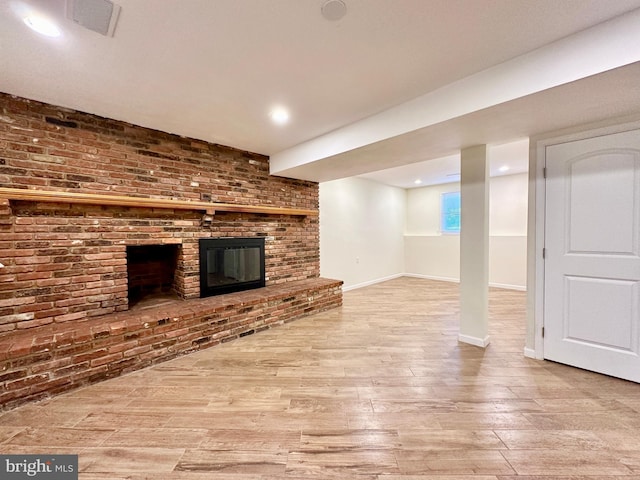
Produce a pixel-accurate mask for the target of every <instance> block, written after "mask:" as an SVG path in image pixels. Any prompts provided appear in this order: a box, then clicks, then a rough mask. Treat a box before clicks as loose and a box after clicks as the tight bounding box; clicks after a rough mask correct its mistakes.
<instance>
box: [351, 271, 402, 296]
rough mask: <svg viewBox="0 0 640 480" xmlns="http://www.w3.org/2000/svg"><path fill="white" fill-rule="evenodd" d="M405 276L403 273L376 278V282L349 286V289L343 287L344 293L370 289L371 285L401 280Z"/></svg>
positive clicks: (370, 281) (371, 281)
mask: <svg viewBox="0 0 640 480" xmlns="http://www.w3.org/2000/svg"><path fill="white" fill-rule="evenodd" d="M402 276H404V275H403V274H402V273H397V274H395V275H389V276H388V277H382V278H376V279H375V280H369V281H367V282H362V283H357V284H355V285H349V286H348V287H345V286H343V287H342V291H343V292H348V291H349V290H356V289H358V288H363V287H368V286H369V285H375V284H376V283H382V282H386V281H388V280H393V279H394V278H400V277H402Z"/></svg>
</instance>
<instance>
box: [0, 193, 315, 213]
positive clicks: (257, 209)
mask: <svg viewBox="0 0 640 480" xmlns="http://www.w3.org/2000/svg"><path fill="white" fill-rule="evenodd" d="M0 199H7V200H21V201H31V202H51V203H81V204H86V205H109V206H117V207H144V208H165V209H171V210H194V211H203V212H206V213H207V214H208V215H214V214H215V212H239V213H266V214H271V215H296V216H318V211H317V210H309V209H302V208H282V207H269V206H261V205H236V204H233V203H213V202H199V201H189V200H173V199H168V198H142V197H129V196H125V195H102V194H94V193H79V192H61V191H52V190H28V189H22V188H2V187H0Z"/></svg>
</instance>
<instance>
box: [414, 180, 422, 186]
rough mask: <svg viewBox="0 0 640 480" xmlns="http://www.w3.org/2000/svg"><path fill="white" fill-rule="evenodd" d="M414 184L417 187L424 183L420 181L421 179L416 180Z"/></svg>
mask: <svg viewBox="0 0 640 480" xmlns="http://www.w3.org/2000/svg"><path fill="white" fill-rule="evenodd" d="M413 183H415V184H416V185H420V184H421V183H422V180H420V179H419V178H418V179H416V180H414V181H413Z"/></svg>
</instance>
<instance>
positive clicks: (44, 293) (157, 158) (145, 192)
mask: <svg viewBox="0 0 640 480" xmlns="http://www.w3.org/2000/svg"><path fill="white" fill-rule="evenodd" d="M0 187H3V188H12V189H16V188H21V189H32V190H33V189H39V190H47V191H59V192H76V193H88V194H101V195H121V196H122V195H124V196H128V197H137V198H157V199H171V200H176V201H181V202H184V201H191V202H219V203H229V204H243V205H250V206H267V207H279V208H288V209H304V210H305V211H308V210H312V211H315V212H317V210H318V185H317V184H316V183H314V182H307V181H301V180H294V179H287V178H280V177H273V176H271V175H269V161H268V158H267V157H265V156H263V155H258V154H254V153H250V152H244V151H240V150H236V149H233V148H229V147H224V146H220V145H214V144H209V143H207V142H203V141H199V140H194V139H189V138H183V137H179V136H176V135H171V134H168V133H162V132H158V131H154V130H149V129H146V128H142V127H138V126H134V125H130V124H126V123H123V122H119V121H116V120H110V119H105V118H101V117H97V116H94V115H89V114H85V113H80V112H75V111H72V110H68V109H63V108H59V107H55V106H51V105H46V104H42V103H39V102H34V101H30V100H26V99H22V98H16V97H12V96H9V95H5V94H0ZM240 236H243V237H251V236H262V237H264V238H265V253H266V277H267V281H266V284H267V289H269V288H275V287H278V288H291V289H292V292H295V294H293V293H292V294H291V295H289V294H285V295H284V296H282V298H281V299H280V301H282V302H284V301H285V300H283V299H287V298H289V297H291V298H292V300H291V302H295V301H296V300H295V299H296V298H298V296H299V295H307V299H309V298H311V299H312V300H311V301H309V300H306V302H307V304H306V306H305V308H294V309H293V310H292V312H294V313H291V314H290V315H289V314H287V315H285V316H282V315H284V313H282V312H281V311H280V310H277V309H276V310H275V311H274V312H270V313H269V316H268V318H269V321H270V322H271V323H273V324H277V323H278V322H280V321H282V320H288V319H290V318H293V317H295V316H299V315H302V314H305V313H308V312H307V311H306V308H309V311H313V310H317V309H322V308H328V306H329V305H332V306H333V305H339V304H340V297H341V296H340V295H339V293H338V292H339V290H340V287H339V282H338V287H337V289H338V290H335V285H336V283H335V281H333V283H331V282H330V284H331V285H334V286H333V287H330V288H329V290H331V291H332V293H331V299H332V300H331V302H328V303H327V302H325V300H324V299H323V300H319V301H318V302H317V304H316V300H315V299H316V298H317V296H316V295H314V294H310V293H305V292H304V289H303V290H299V288H300V286H304V285H306V286H307V287H308V288H309V289H311V290H312V291H316V289H317V286H318V283H317V282H320V284H323V283H322V282H323V280H321V279H319V270H320V267H319V227H318V216H317V214H314V215H306V216H304V215H288V214H286V213H284V214H283V213H277V214H265V213H237V212H215V215H213V218H212V219H211V218H207V219H206V220H205V221H203V215H202V212H198V211H190V210H182V209H177V208H176V209H171V208H152V207H146V206H138V207H136V206H113V205H109V206H107V205H83V204H75V203H71V202H64V201H58V202H42V201H24V200H11V201H8V200H7V199H2V198H0V263H1V264H2V265H4V267H2V268H0V343H2V344H3V345H4V347H5V349H4V350H2V351H3V352H5V353H4V359H3V362H4V363H3V367H2V374H3V376H2V377H0V378H1V379H2V384H1V385H0V388H2V389H4V390H0V393H2V394H3V395H5V396H4V397H0V398H5V400H6V401H10V402H12V403H16V402H19V399H16V398H15V394H11V395H7V391H8V390H7V389H8V388H11V390H12V391H13V392H15V391H20V392H21V393H20V394H21V395H23V396H24V398H36V397H39V396H42V395H45V394H49V393H55V392H56V391H58V390H64V389H68V388H70V387H72V386H74V385H76V384H78V383H86V382H87V381H90V380H91V379H96V380H97V379H99V378H104V376H105V374H108V375H107V376H109V375H111V374H116V372H122V371H125V370H130V369H133V368H139V367H141V366H144V365H147V364H149V362H150V361H155V360H153V359H154V358H159V359H164V358H167V357H168V356H171V355H176V354H179V353H180V352H188V351H190V350H192V349H194V348H196V346H197V348H202V347H203V346H207V345H209V344H210V343H215V342H216V341H218V337H217V336H216V340H212V341H209V340H202V339H204V338H206V337H207V335H205V334H202V336H201V337H198V338H195V337H194V338H191V337H190V335H191V333H193V334H195V332H190V333H189V334H188V333H187V330H188V329H189V328H193V325H191V324H190V323H189V322H192V321H194V322H201V321H202V320H201V318H203V316H207V315H209V313H206V312H208V311H209V310H207V308H209V307H204V305H211V304H209V303H206V302H204V303H203V301H204V300H199V299H198V298H199V296H200V291H199V271H198V269H199V258H198V239H200V238H207V237H240ZM136 245H175V246H176V254H175V255H176V257H177V258H176V261H175V263H176V266H175V279H174V283H173V286H172V289H173V291H174V293H175V294H177V295H178V296H179V297H180V298H182V299H183V301H182V302H181V306H180V307H179V309H180V310H184V311H186V312H188V313H187V316H186V317H183V316H181V315H176V313H175V312H173V313H171V314H169V313H167V314H166V315H165V317H166V318H172V319H173V318H180V320H176V321H173V320H171V321H168V323H169V324H170V325H156V326H155V327H153V328H151V329H146V328H145V329H143V330H141V331H145V332H154V333H152V334H150V336H151V337H153V338H156V337H155V335H156V333H155V332H157V331H158V330H157V329H162V328H164V329H167V331H170V332H173V333H172V335H173V337H171V338H173V339H175V338H178V337H181V336H183V337H184V338H183V340H175V342H174V344H173V345H172V346H171V348H172V349H173V351H172V352H171V355H169V353H168V351H167V352H164V353H158V352H161V351H162V350H163V348H164V347H163V346H162V345H161V344H162V342H163V341H167V340H163V341H160V340H158V341H160V346H159V347H158V345H157V344H155V343H153V345H155V347H153V346H152V347H150V348H151V350H149V351H148V352H143V353H142V354H139V355H138V356H136V355H133V356H129V357H127V358H126V359H125V358H124V357H123V353H122V352H126V351H129V350H132V349H137V348H141V347H142V346H141V345H138V346H134V345H133V344H130V341H129V340H126V339H125V338H124V336H122V337H119V336H118V335H120V334H118V335H114V334H112V333H109V335H108V338H109V339H110V340H109V341H111V340H114V341H115V340H116V339H117V338H120V340H121V341H122V343H121V345H120V346H119V347H116V346H115V344H111V343H109V345H108V347H107V346H104V348H107V351H108V354H107V355H102V354H97V353H96V352H98V351H102V350H101V348H102V346H101V345H100V342H101V340H100V338H94V337H92V339H91V341H88V340H87V341H84V340H82V341H80V343H79V344H76V343H73V344H72V346H68V345H66V344H59V343H58V340H56V338H60V339H62V338H65V337H64V335H67V336H68V335H71V336H72V337H73V338H76V337H75V335H78V337H77V338H80V339H81V338H84V337H83V335H84V333H82V332H87V330H86V326H87V325H91V328H90V332H93V331H94V328H99V326H100V325H102V326H108V327H109V332H111V326H112V325H115V324H119V322H121V320H120V315H127V320H126V322H125V323H127V325H130V324H131V325H138V327H131V328H134V329H135V328H138V329H140V328H142V327H140V325H143V324H144V323H149V322H146V321H145V322H142V323H140V322H138V319H140V318H142V315H144V316H148V315H149V314H150V313H149V310H145V311H144V314H141V313H139V312H136V311H128V309H129V305H128V298H127V297H128V278H127V247H132V246H136ZM309 281H311V282H312V283H310V284H306V283H305V282H309ZM314 282H315V283H314ZM305 288H306V287H305ZM246 295H255V294H253V293H246ZM263 295H267V296H268V295H270V294H269V293H264V294H263ZM234 298H236V299H237V298H238V297H234ZM193 301H195V302H197V303H194V304H192V303H191V302H193ZM219 301H220V300H212V302H214V303H215V302H219ZM239 301H240V300H239ZM240 302H241V303H246V302H245V301H244V300H241V301H240ZM285 303H286V302H285ZM303 303H304V302H303ZM194 305H197V306H194ZM171 308H174V307H171ZM201 308H204V310H202V311H201V314H197V313H194V312H195V311H200V309H201ZM238 308H239V310H238V311H239V312H240V313H238V315H240V316H242V315H243V313H242V308H241V307H238ZM261 308H262V307H261ZM245 314H246V315H245V316H246V318H244V320H243V319H242V318H240V317H238V321H239V322H241V323H242V322H244V321H247V322H249V324H252V323H251V322H253V321H254V320H255V319H254V320H251V319H250V318H249V317H251V316H252V315H254V314H253V310H252V311H251V312H250V311H246V312H245ZM158 315H160V316H162V315H164V313H158ZM165 317H162V318H165ZM196 318H198V319H196ZM160 320H161V319H160ZM154 321H159V320H154ZM185 322H186V323H185ZM234 322H235V321H234ZM234 322H226V323H225V325H227V326H228V327H229V330H228V331H227V332H226V333H223V334H220V338H234V336H237V335H238V333H237V332H236V329H237V325H236V324H235V323H234ZM151 323H153V321H152V322H151ZM232 325H234V326H233V327H232ZM173 327H175V330H173ZM127 328H129V327H127ZM225 328H226V327H225ZM257 328H261V327H260V325H257V326H255V327H251V328H248V330H247V331H249V330H252V329H254V330H255V329H257ZM185 329H187V330H185ZM47 332H57V333H56V334H55V335H54V337H53V338H54V340H53V342H54V343H53V344H51V341H52V340H51V339H50V335H53V334H50V333H47ZM76 332H78V333H76ZM127 332H128V333H131V332H129V331H128V330H127ZM176 332H178V333H176ZM58 333H59V334H64V335H63V336H59V337H56V335H58ZM200 333H202V332H200ZM91 335H93V333H91ZM123 335H124V333H123ZM216 335H218V334H216ZM85 336H86V335H85ZM29 338H31V339H32V340H33V341H35V342H36V343H32V344H30V345H29V349H30V351H29V352H26V351H25V350H24V349H22V347H18V346H19V345H23V346H26V345H28V344H29ZM87 338H89V337H87ZM40 339H49V340H40ZM41 341H42V342H45V343H47V342H48V343H47V344H49V347H47V348H48V351H47V352H48V353H43V351H41V350H38V349H39V348H40V342H41ZM171 341H172V342H173V340H171ZM194 341H196V344H194V343H193V342H194ZM197 342H201V343H197ZM61 346H62V347H64V349H66V350H67V351H69V352H70V353H69V355H67V356H66V357H64V359H63V358H62V357H59V355H58V354H59V353H60V351H59V350H58V349H59V348H61ZM25 348H26V347H25ZM75 348H78V349H79V350H78V352H84V353H74V352H75V350H73V349H75ZM33 349H35V350H33ZM118 349H120V350H118ZM36 350H37V351H36ZM116 350H117V351H116ZM154 353H158V355H157V357H155V356H154ZM94 354H95V355H97V356H96V357H92V355H94ZM34 355H35V356H37V357H38V358H40V360H37V361H36V363H32V360H34V358H35V357H34ZM78 355H87V357H86V359H85V360H83V361H80V360H82V358H84V357H80V358H76V357H77V356H78ZM47 356H50V357H51V358H49V359H48V360H47V359H45V357H47ZM90 357H92V358H90ZM48 362H49V363H48ZM51 362H53V363H51ZM65 362H71V363H65ZM87 362H88V363H87ZM26 365H29V366H28V367H27V366H26ZM47 365H48V366H47ZM118 365H122V368H121V367H120V366H118ZM65 368H66V369H69V370H68V371H69V372H71V371H73V373H72V375H66V374H62V373H61V371H66V370H64V369H65ZM94 368H98V369H99V370H101V371H99V372H93V371H92V370H93V369H94ZM56 372H58V373H56ZM37 376H40V377H42V378H41V379H44V380H43V382H44V383H43V382H41V381H40V380H39V379H37V378H35V377H37ZM45 377H46V379H45ZM74 378H75V379H78V381H77V382H76V380H74ZM11 382H13V383H11ZM15 382H18V383H15ZM47 385H48V386H47ZM15 387H17V389H16V388H15ZM26 388H28V390H25V389H26Z"/></svg>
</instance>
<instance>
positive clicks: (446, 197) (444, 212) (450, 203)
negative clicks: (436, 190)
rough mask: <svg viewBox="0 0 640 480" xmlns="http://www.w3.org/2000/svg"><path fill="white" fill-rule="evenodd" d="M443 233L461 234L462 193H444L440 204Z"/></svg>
mask: <svg viewBox="0 0 640 480" xmlns="http://www.w3.org/2000/svg"><path fill="white" fill-rule="evenodd" d="M440 229H441V231H442V233H445V234H446V233H449V234H451V233H453V234H456V233H460V192H449V193H443V194H442V197H441V202H440Z"/></svg>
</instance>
